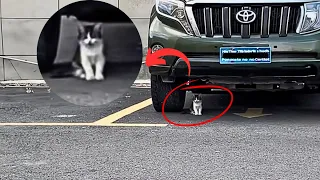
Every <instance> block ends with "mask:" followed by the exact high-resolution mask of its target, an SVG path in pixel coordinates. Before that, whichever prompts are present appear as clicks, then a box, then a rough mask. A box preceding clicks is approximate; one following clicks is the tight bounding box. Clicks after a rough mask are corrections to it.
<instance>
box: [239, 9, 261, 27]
mask: <svg viewBox="0 0 320 180" xmlns="http://www.w3.org/2000/svg"><path fill="white" fill-rule="evenodd" d="M256 17H257V15H256V13H255V12H253V11H251V10H247V9H244V10H241V11H239V12H238V13H237V14H236V19H237V20H238V21H239V22H240V23H244V24H248V23H252V22H253V21H254V20H255V19H256Z"/></svg>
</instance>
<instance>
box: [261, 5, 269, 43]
mask: <svg viewBox="0 0 320 180" xmlns="http://www.w3.org/2000/svg"><path fill="white" fill-rule="evenodd" d="M261 11H262V15H261V27H260V28H261V38H268V37H269V33H270V32H269V29H270V17H271V16H270V15H271V7H269V6H263V7H262V10H261Z"/></svg>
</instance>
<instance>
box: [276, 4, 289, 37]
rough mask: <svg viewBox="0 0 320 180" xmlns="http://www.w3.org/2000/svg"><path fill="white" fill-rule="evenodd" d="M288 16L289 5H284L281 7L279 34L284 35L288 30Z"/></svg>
mask: <svg viewBox="0 0 320 180" xmlns="http://www.w3.org/2000/svg"><path fill="white" fill-rule="evenodd" d="M289 16H290V7H288V6H284V7H282V8H281V18H280V29H279V36H280V37H286V36H287V32H288V23H289Z"/></svg>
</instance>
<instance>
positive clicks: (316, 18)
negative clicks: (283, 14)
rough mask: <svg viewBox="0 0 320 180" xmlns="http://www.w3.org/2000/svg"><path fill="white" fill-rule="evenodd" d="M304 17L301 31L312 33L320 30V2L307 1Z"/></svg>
mask: <svg viewBox="0 0 320 180" xmlns="http://www.w3.org/2000/svg"><path fill="white" fill-rule="evenodd" d="M304 9H305V12H304V14H305V15H304V17H303V22H302V25H301V29H300V32H299V33H301V34H302V33H303V34H304V33H310V32H314V31H317V30H320V2H312V3H306V4H305V5H304Z"/></svg>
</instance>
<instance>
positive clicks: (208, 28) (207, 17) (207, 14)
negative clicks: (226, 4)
mask: <svg viewBox="0 0 320 180" xmlns="http://www.w3.org/2000/svg"><path fill="white" fill-rule="evenodd" d="M203 11H204V15H203V18H204V23H205V26H204V27H205V34H206V36H207V37H212V36H213V30H212V13H211V8H204V9H203Z"/></svg>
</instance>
